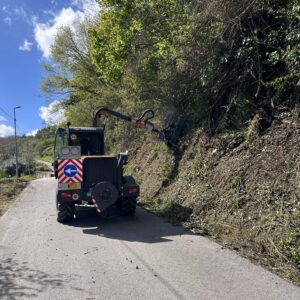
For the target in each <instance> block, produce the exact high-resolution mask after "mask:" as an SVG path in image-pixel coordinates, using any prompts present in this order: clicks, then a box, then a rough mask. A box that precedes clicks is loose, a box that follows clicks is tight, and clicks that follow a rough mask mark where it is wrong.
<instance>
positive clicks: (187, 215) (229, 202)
mask: <svg viewBox="0 0 300 300" xmlns="http://www.w3.org/2000/svg"><path fill="white" fill-rule="evenodd" d="M258 125H259V123H258V118H255V119H254V120H253V122H252V123H251V124H249V127H248V128H247V129H245V130H243V131H238V132H237V131H235V132H227V133H222V134H219V135H215V136H214V137H212V138H211V137H209V136H208V135H207V134H206V133H205V132H204V130H203V129H200V128H199V129H195V130H193V132H191V133H190V134H189V135H188V136H186V137H185V138H184V139H183V140H182V141H181V143H180V145H179V147H178V149H176V150H175V151H173V150H170V149H168V148H167V147H166V146H165V145H164V144H163V143H160V142H156V143H153V142H144V143H142V144H141V145H140V147H139V149H138V151H136V152H135V153H133V154H132V156H131V157H130V160H129V161H130V164H129V166H128V169H127V172H128V173H131V174H134V176H135V177H136V178H137V180H138V181H139V183H140V184H141V195H142V196H141V199H140V202H141V205H143V206H145V207H146V208H148V209H150V210H152V211H155V212H157V213H159V214H161V215H163V216H165V217H167V218H168V219H169V220H170V221H171V222H173V223H175V224H183V225H184V226H187V227H189V228H191V229H192V230H193V231H194V232H197V233H199V234H203V235H207V236H210V237H211V238H213V239H215V240H217V241H218V242H219V243H221V244H223V245H224V246H226V247H228V248H231V249H234V250H236V251H238V252H239V253H240V254H241V255H243V256H245V257H248V258H250V259H252V260H253V261H255V262H257V263H259V264H261V265H263V266H265V267H266V268H268V269H269V270H271V271H273V272H275V273H278V274H280V275H281V276H283V277H285V278H287V279H289V280H291V281H292V282H294V283H296V284H300V155H299V147H300V146H299V145H300V122H299V116H298V114H297V113H290V112H285V113H281V115H279V116H278V117H276V118H275V119H274V121H273V123H272V125H271V127H269V128H268V129H267V130H265V131H264V132H261V130H260V129H259V126H258Z"/></svg>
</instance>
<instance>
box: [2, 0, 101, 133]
mask: <svg viewBox="0 0 300 300" xmlns="http://www.w3.org/2000/svg"><path fill="white" fill-rule="evenodd" d="M97 9H98V7H97V5H96V3H95V0H48V1H44V0H42V1H41V0H23V1H21V0H0V49H1V52H0V137H5V136H9V135H13V134H14V120H13V114H14V107H17V106H21V108H19V109H16V120H17V134H18V135H34V134H35V133H36V132H37V130H38V129H41V128H43V127H44V126H45V125H46V124H49V125H50V124H55V123H57V122H59V121H62V120H64V115H63V111H59V112H56V113H53V111H52V109H53V107H55V104H56V102H55V100H54V101H53V102H49V99H46V98H45V97H43V95H42V93H41V92H40V84H41V80H42V77H43V76H44V75H45V74H44V73H43V69H42V65H43V64H44V63H48V62H51V57H50V48H51V44H52V43H53V41H54V38H55V35H56V33H57V31H58V30H59V28H61V27H62V26H70V27H71V28H72V26H73V25H74V23H75V22H77V21H78V20H84V19H85V18H86V17H87V16H89V15H90V14H92V13H95V11H97ZM52 100H53V99H52Z"/></svg>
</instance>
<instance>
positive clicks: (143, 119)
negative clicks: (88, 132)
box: [93, 107, 162, 133]
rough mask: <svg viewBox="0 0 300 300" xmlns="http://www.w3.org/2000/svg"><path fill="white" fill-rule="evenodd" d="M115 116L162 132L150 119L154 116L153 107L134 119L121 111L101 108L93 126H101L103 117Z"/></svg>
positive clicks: (141, 126) (140, 126)
mask: <svg viewBox="0 0 300 300" xmlns="http://www.w3.org/2000/svg"><path fill="white" fill-rule="evenodd" d="M102 116H103V117H106V118H107V117H115V118H117V119H121V120H123V121H127V122H131V123H133V124H134V125H135V126H136V127H138V128H145V129H148V130H149V131H153V132H157V133H160V132H161V131H162V130H161V129H159V128H156V127H155V125H154V124H153V123H151V122H149V120H150V119H153V118H154V111H153V110H151V109H147V110H145V111H144V112H143V113H142V115H141V116H140V117H139V118H138V119H133V118H131V117H129V116H126V115H123V114H121V113H119V112H116V111H113V110H111V109H108V108H105V107H103V108H100V109H99V110H98V111H97V112H96V114H95V116H94V120H93V126H94V127H100V119H101V117H102Z"/></svg>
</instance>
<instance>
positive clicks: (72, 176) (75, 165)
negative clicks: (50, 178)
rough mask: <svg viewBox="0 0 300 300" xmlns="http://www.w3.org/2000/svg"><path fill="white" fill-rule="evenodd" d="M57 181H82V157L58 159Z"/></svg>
mask: <svg viewBox="0 0 300 300" xmlns="http://www.w3.org/2000/svg"><path fill="white" fill-rule="evenodd" d="M58 182H59V183H72V182H73V183H80V182H82V159H62V160H59V161H58Z"/></svg>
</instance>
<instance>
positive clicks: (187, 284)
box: [0, 178, 300, 300]
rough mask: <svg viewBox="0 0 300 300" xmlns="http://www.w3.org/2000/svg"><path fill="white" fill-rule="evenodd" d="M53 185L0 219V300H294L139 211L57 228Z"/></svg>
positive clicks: (287, 287) (278, 285) (243, 263)
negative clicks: (126, 215) (133, 213)
mask: <svg viewBox="0 0 300 300" xmlns="http://www.w3.org/2000/svg"><path fill="white" fill-rule="evenodd" d="M55 187H56V181H55V180H54V179H52V178H45V179H39V180H36V181H34V182H32V183H31V184H30V185H29V187H28V188H27V189H26V190H25V191H24V192H23V193H22V195H21V196H20V198H19V199H18V200H17V202H16V203H15V205H14V207H12V208H11V209H10V210H9V211H8V212H7V213H6V214H5V215H4V216H3V217H1V218H0V262H1V263H0V299H59V300H62V299H86V300H92V299H243V300H245V299H251V300H253V299H264V300H266V299H272V300H274V299H289V300H292V299H297V300H299V299H300V289H299V288H298V287H295V286H293V285H291V284H289V283H288V282H286V281H285V280H283V279H280V278H278V277H277V276H275V275H273V274H271V273H269V272H267V271H265V270H264V269H262V268H260V267H258V266H255V265H253V264H252V263H250V262H249V261H247V260H245V259H243V258H241V257H239V256H238V255H237V254H236V253H234V252H231V251H229V250H225V249H223V248H222V247H221V246H219V245H217V244H215V243H213V242H212V241H210V240H208V239H206V238H203V237H201V236H197V235H193V234H192V233H191V232H189V231H187V230H185V229H183V228H181V227H174V226H172V225H170V224H168V223H166V222H165V221H164V220H162V219H161V218H158V217H156V216H154V215H152V214H149V213H147V212H145V211H143V210H142V209H138V211H137V214H136V217H134V218H131V219H124V218H120V217H111V218H109V219H104V218H101V217H99V215H97V214H96V213H95V211H94V210H92V211H90V212H88V211H86V210H85V211H81V212H80V216H79V218H78V219H77V220H75V221H74V222H72V224H70V225H62V224H59V223H57V222H56V211H55V204H54V199H55Z"/></svg>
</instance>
